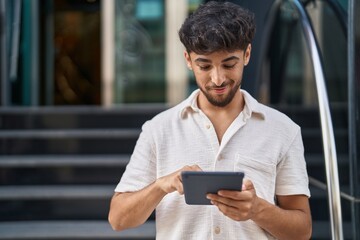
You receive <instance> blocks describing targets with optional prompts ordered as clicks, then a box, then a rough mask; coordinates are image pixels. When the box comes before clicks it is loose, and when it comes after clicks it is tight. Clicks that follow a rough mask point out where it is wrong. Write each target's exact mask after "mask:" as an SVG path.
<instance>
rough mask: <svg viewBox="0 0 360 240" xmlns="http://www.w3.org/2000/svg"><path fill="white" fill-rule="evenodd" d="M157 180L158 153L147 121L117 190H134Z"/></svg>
mask: <svg viewBox="0 0 360 240" xmlns="http://www.w3.org/2000/svg"><path fill="white" fill-rule="evenodd" d="M155 180H156V155H155V147H154V141H153V138H152V135H151V124H150V122H146V123H145V124H144V125H143V127H142V132H141V133H140V136H139V138H138V140H137V142H136V145H135V148H134V152H133V154H132V156H131V158H130V162H129V163H128V165H127V166H126V169H125V172H124V173H123V175H122V177H121V180H120V182H119V184H118V185H117V186H116V188H115V192H134V191H138V190H141V189H143V188H145V187H146V186H148V185H150V184H151V183H153V182H154V181H155Z"/></svg>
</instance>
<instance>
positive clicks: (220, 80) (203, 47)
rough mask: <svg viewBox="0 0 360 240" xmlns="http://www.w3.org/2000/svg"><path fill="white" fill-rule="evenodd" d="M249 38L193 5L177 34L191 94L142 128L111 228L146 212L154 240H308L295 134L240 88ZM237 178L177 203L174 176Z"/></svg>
mask: <svg viewBox="0 0 360 240" xmlns="http://www.w3.org/2000/svg"><path fill="white" fill-rule="evenodd" d="M254 33H255V26H254V18H253V15H252V14H251V13H249V12H248V11H246V10H244V9H242V8H240V7H239V6H238V5H234V4H231V3H217V2H209V3H207V4H204V5H201V6H200V7H199V8H198V9H197V10H196V11H195V12H194V13H193V14H192V15H191V16H189V17H188V18H187V19H186V20H185V22H184V24H183V25H182V27H181V29H180V31H179V36H180V40H181V42H182V43H183V44H184V46H185V48H186V50H185V52H184V55H185V60H186V63H187V65H188V67H189V68H190V69H191V70H193V72H194V75H195V78H196V82H197V85H198V87H199V90H196V91H195V92H193V93H192V94H191V95H190V97H189V98H188V99H186V100H185V101H183V102H182V103H180V104H179V105H177V106H175V107H173V108H171V109H169V110H167V111H164V112H163V113H160V114H159V115H157V116H156V117H154V118H153V119H152V120H150V121H148V122H146V123H145V124H144V125H143V128H142V133H141V134H140V137H139V139H138V142H137V144H136V147H135V149H134V153H133V155H132V157H131V160H130V163H129V164H128V166H127V169H126V171H125V173H124V174H123V177H122V179H121V181H120V183H119V184H118V186H117V187H116V189H115V191H116V193H115V194H114V197H113V198H112V201H111V206H110V212H109V222H110V223H111V225H112V227H113V228H114V229H115V230H123V229H127V228H132V227H136V226H139V225H141V224H142V223H144V222H145V221H146V220H147V218H148V217H149V216H150V214H151V213H152V212H153V211H154V210H155V209H156V230H157V239H196V240H198V239H256V240H259V239H309V238H310V236H311V215H310V209H309V202H308V197H309V195H310V193H309V189H308V177H307V173H306V166H305V161H304V153H303V151H304V150H303V144H302V140H301V132H300V128H299V127H298V126H297V125H296V124H295V123H293V122H292V121H291V120H290V119H289V118H287V117H286V116H285V115H283V114H281V113H279V112H278V111H276V110H273V109H270V108H268V107H266V106H264V105H262V104H259V103H258V102H257V101H256V100H255V99H254V98H252V97H251V96H250V95H249V94H248V93H247V92H246V91H243V90H240V86H241V80H242V75H243V70H244V66H246V65H247V64H248V63H249V60H250V53H251V41H252V39H253V36H254ZM185 170H192V171H202V170H203V171H244V172H245V178H246V180H244V184H243V187H242V191H219V192H218V194H208V196H207V197H208V198H209V199H210V200H211V203H212V204H213V206H197V205H187V204H186V203H185V200H184V196H183V186H182V182H181V172H182V171H185Z"/></svg>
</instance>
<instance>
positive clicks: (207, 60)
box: [195, 56, 240, 63]
mask: <svg viewBox="0 0 360 240" xmlns="http://www.w3.org/2000/svg"><path fill="white" fill-rule="evenodd" d="M231 60H240V58H238V57H236V56H231V57H228V58H225V59H224V60H222V61H221V62H228V61H231ZM195 62H204V63H211V60H209V59H206V58H201V57H200V58H197V59H195Z"/></svg>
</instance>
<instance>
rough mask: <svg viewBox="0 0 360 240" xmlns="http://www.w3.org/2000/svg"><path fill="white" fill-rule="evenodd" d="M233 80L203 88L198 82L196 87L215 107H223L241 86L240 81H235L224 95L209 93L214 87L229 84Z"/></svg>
mask: <svg viewBox="0 0 360 240" xmlns="http://www.w3.org/2000/svg"><path fill="white" fill-rule="evenodd" d="M233 82H235V81H233V80H227V81H225V82H224V83H222V84H221V85H220V86H216V85H211V86H206V87H205V89H204V88H202V87H200V86H199V84H198V87H199V88H200V91H201V92H202V93H203V94H204V95H205V97H206V99H207V100H208V101H209V102H210V103H211V104H212V105H214V106H216V107H225V106H226V105H228V104H229V103H230V102H231V101H232V100H233V98H234V96H235V94H236V93H237V91H239V89H240V86H241V81H238V82H235V85H234V86H233V87H232V88H231V89H230V92H229V93H228V94H226V95H213V94H211V90H212V89H214V88H221V87H225V86H227V85H231V84H232V83H233Z"/></svg>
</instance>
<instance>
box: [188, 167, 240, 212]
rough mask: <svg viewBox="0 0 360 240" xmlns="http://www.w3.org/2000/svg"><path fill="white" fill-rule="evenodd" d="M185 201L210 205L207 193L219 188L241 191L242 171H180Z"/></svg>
mask: <svg viewBox="0 0 360 240" xmlns="http://www.w3.org/2000/svg"><path fill="white" fill-rule="evenodd" d="M181 177H182V183H183V187H184V194H185V202H186V203H187V204H190V205H211V203H210V200H209V199H207V198H206V194H207V193H217V192H218V191H219V190H235V191H241V188H242V181H243V178H244V173H243V172H201V171H199V172H196V171H184V172H182V173H181Z"/></svg>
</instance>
